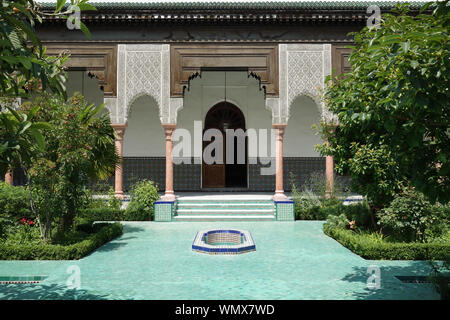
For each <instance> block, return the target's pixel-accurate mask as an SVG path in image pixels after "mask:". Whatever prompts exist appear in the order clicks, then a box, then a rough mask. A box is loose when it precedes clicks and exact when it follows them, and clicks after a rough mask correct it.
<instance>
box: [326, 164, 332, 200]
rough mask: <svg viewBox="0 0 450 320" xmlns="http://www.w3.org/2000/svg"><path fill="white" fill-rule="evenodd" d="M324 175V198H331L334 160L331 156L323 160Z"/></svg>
mask: <svg viewBox="0 0 450 320" xmlns="http://www.w3.org/2000/svg"><path fill="white" fill-rule="evenodd" d="M325 173H326V176H327V190H326V191H325V197H326V198H327V199H329V198H331V195H332V194H333V186H334V158H333V156H326V158H325Z"/></svg>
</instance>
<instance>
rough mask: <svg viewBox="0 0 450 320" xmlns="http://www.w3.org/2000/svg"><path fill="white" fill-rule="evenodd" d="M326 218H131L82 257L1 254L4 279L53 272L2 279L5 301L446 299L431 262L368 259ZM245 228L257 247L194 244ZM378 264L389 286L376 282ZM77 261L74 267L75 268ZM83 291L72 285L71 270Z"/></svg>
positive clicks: (0, 271) (0, 269)
mask: <svg viewBox="0 0 450 320" xmlns="http://www.w3.org/2000/svg"><path fill="white" fill-rule="evenodd" d="M322 223H323V222H317V221H297V222H251V223H250V222H214V223H213V222H207V223H197V222H196V223H192V222H176V223H154V222H139V223H138V222H130V223H124V224H125V228H124V234H123V235H122V236H121V237H119V238H117V239H116V240H114V241H112V242H110V243H108V244H106V245H104V246H103V247H101V248H99V249H98V250H96V251H95V252H94V253H92V254H91V255H89V256H87V257H85V258H83V259H81V260H77V261H0V277H1V276H19V275H22V276H23V275H48V278H47V279H46V280H44V281H43V282H42V283H41V284H9V285H0V299H438V298H439V296H438V294H437V293H436V292H435V291H434V289H433V288H432V287H431V285H430V284H412V283H404V282H401V281H400V280H398V279H397V278H396V277H395V276H402V275H403V276H417V275H420V276H424V275H427V274H428V273H429V271H430V269H429V266H428V264H427V263H426V262H424V261H367V260H364V259H362V258H360V257H359V256H357V255H355V254H353V253H352V252H350V251H349V250H347V249H346V248H344V247H343V246H341V245H340V244H339V243H337V242H336V241H334V240H333V239H331V238H329V237H327V236H325V235H324V234H323V232H322ZM221 227H223V228H236V229H246V230H249V231H250V232H251V233H252V236H253V238H254V241H255V243H256V251H255V252H251V253H247V254H243V255H235V256H210V255H206V254H201V253H196V252H193V251H192V250H191V245H192V241H193V239H194V236H195V234H196V232H197V231H198V230H200V229H208V228H221ZM371 265H374V266H377V267H379V268H380V272H381V288H380V289H378V290H373V289H369V288H367V279H368V277H369V274H368V273H367V268H368V267H369V266H371ZM73 266H75V267H73ZM70 267H72V268H75V269H72V272H73V270H77V269H78V268H79V270H80V280H81V282H80V285H81V287H80V289H70V288H69V287H68V286H67V281H68V280H69V283H71V282H70V279H71V278H70V274H69V273H68V272H69V271H70V270H71V269H69V268H70Z"/></svg>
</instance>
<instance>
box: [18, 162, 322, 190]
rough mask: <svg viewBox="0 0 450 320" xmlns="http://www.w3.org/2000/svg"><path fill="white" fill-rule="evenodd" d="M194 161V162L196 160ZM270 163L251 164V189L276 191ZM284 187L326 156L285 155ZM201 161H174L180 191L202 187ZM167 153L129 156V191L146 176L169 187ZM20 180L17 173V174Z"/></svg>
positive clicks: (316, 167)
mask: <svg viewBox="0 0 450 320" xmlns="http://www.w3.org/2000/svg"><path fill="white" fill-rule="evenodd" d="M191 163H194V162H193V161H192V162H191ZM263 167H268V165H262V164H261V163H259V162H258V163H257V164H249V165H248V172H249V177H248V179H249V186H248V191H266V192H270V191H273V190H274V188H275V175H261V168H263ZM283 168H284V170H283V171H284V174H283V180H284V190H285V191H291V186H290V176H289V173H290V172H292V173H293V174H294V179H295V182H296V184H297V186H298V187H299V188H300V189H301V188H302V187H303V185H304V184H305V181H306V180H307V178H308V177H309V175H311V174H312V173H313V172H316V171H320V172H325V158H323V157H285V158H284V161H283ZM201 171H202V166H201V165H200V164H177V165H174V189H175V192H176V191H201ZM165 175H166V159H165V157H125V158H124V161H123V190H124V192H126V193H127V192H129V190H130V188H131V186H132V185H133V184H134V183H135V182H137V181H139V180H142V179H148V180H152V181H154V182H155V183H156V184H157V185H158V187H159V190H160V191H163V190H164V189H165V179H166V176H165ZM14 180H16V175H15V176H14ZM108 184H109V185H110V186H111V187H114V176H113V177H111V178H110V179H108Z"/></svg>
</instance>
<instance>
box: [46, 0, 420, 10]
mask: <svg viewBox="0 0 450 320" xmlns="http://www.w3.org/2000/svg"><path fill="white" fill-rule="evenodd" d="M38 2H39V3H40V4H41V5H42V7H43V8H44V9H52V8H54V7H55V3H56V1H38ZM402 2H403V3H405V2H407V3H409V4H410V7H411V9H419V8H420V7H421V6H422V5H424V4H425V3H426V2H427V1H358V2H355V1H295V2H294V1H289V2H288V1H254V2H214V1H211V2H197V1H195V2H193V1H185V2H168V1H166V2H163V1H159V2H154V1H143V2H133V1H117V2H112V1H111V2H98V1H95V0H93V1H89V3H91V4H92V5H94V6H95V7H96V8H97V9H114V10H121V9H123V10H127V9H128V10H140V9H147V10H246V9H253V10H364V9H366V8H367V7H368V6H370V5H378V6H379V7H380V9H390V8H393V7H395V6H396V5H397V4H398V3H402Z"/></svg>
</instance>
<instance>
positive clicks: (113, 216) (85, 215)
mask: <svg viewBox="0 0 450 320" xmlns="http://www.w3.org/2000/svg"><path fill="white" fill-rule="evenodd" d="M78 217H79V218H80V219H82V220H83V221H86V222H93V221H152V220H153V214H149V213H148V211H144V210H140V211H139V210H138V211H133V210H122V209H113V208H90V209H84V210H81V212H80V214H79V216H78Z"/></svg>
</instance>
